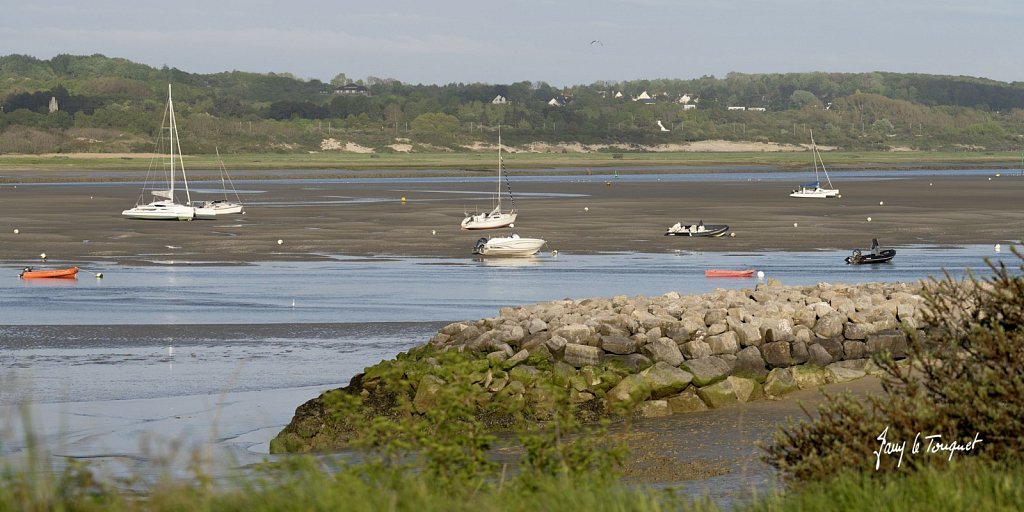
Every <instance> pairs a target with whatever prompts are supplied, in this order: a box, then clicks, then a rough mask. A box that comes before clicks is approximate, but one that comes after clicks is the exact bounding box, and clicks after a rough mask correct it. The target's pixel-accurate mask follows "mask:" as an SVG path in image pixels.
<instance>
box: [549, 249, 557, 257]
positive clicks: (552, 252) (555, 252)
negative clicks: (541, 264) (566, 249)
mask: <svg viewBox="0 0 1024 512" xmlns="http://www.w3.org/2000/svg"><path fill="white" fill-rule="evenodd" d="M551 255H552V256H554V257H556V258H557V257H558V251H557V250H555V251H551Z"/></svg>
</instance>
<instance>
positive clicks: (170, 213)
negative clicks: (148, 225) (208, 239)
mask: <svg viewBox="0 0 1024 512" xmlns="http://www.w3.org/2000/svg"><path fill="white" fill-rule="evenodd" d="M164 113H165V117H164V121H165V123H164V124H163V127H162V128H161V140H162V137H163V136H162V133H163V130H165V129H166V130H167V134H168V136H167V140H168V146H169V150H168V155H169V157H170V158H169V160H168V161H167V164H169V165H167V166H166V168H167V171H168V173H167V188H161V189H159V190H152V191H151V193H152V194H153V196H154V197H157V198H159V199H155V200H153V201H152V202H150V203H146V204H141V201H142V197H143V195H144V194H145V190H146V188H147V185H148V182H149V174H150V173H147V174H146V182H147V183H146V185H144V186H143V194H140V195H139V201H138V202H136V204H135V206H134V207H132V208H129V209H127V210H124V211H122V212H121V215H124V216H125V217H128V218H131V219H147V220H192V219H194V218H195V216H196V210H195V207H193V206H192V205H191V203H192V197H191V195H189V191H188V179H187V178H186V177H185V160H184V158H182V156H181V142H180V140H179V139H178V123H177V121H176V120H175V118H174V101H173V100H172V99H171V85H170V84H168V85H167V108H166V109H165V111H164ZM157 145H158V146H159V145H160V143H159V141H158V143H157ZM152 171H153V166H152V165H150V172H152ZM179 172H180V173H181V181H182V184H183V188H184V189H185V202H184V203H179V202H177V201H176V200H175V190H174V185H175V182H176V181H177V174H178V173H179Z"/></svg>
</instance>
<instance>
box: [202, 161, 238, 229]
mask: <svg viewBox="0 0 1024 512" xmlns="http://www.w3.org/2000/svg"><path fill="white" fill-rule="evenodd" d="M217 162H219V163H220V186H221V189H222V190H224V199H217V200H213V201H196V202H195V203H194V204H195V205H196V218H197V219H215V218H217V216H218V215H228V214H232V213H245V209H244V208H243V207H242V200H241V199H240V198H239V197H238V191H237V190H235V184H234V182H232V181H231V175H230V174H228V170H227V168H226V167H225V166H224V161H223V160H221V159H220V150H219V149H218V150H217ZM225 178H227V179H226V180H225ZM228 186H230V187H231V191H232V192H234V193H235V199H234V200H233V201H232V200H231V199H230V198H228Z"/></svg>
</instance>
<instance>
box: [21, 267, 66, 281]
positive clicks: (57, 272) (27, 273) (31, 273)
mask: <svg viewBox="0 0 1024 512" xmlns="http://www.w3.org/2000/svg"><path fill="white" fill-rule="evenodd" d="M76 274H78V267H71V268H57V269H52V270H32V267H27V268H25V270H24V271H22V273H21V278H22V279H43V278H50V279H75V276H76Z"/></svg>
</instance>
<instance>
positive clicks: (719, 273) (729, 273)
mask: <svg viewBox="0 0 1024 512" xmlns="http://www.w3.org/2000/svg"><path fill="white" fill-rule="evenodd" d="M754 272H756V271H755V270H754V269H748V270H724V269H717V268H709V269H707V270H705V271H704V276H705V277H753V275H754Z"/></svg>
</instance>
